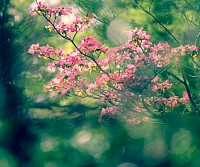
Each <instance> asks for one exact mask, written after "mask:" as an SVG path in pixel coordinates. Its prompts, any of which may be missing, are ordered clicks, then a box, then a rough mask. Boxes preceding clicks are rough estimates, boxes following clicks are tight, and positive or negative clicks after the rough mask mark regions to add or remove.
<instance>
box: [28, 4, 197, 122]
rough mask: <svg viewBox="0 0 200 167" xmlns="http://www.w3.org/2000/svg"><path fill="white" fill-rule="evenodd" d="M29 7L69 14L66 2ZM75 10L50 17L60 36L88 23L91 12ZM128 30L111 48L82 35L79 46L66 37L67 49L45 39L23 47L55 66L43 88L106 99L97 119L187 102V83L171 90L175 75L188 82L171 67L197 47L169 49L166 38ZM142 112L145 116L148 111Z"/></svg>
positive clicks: (137, 30) (57, 13)
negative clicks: (160, 39)
mask: <svg viewBox="0 0 200 167" xmlns="http://www.w3.org/2000/svg"><path fill="white" fill-rule="evenodd" d="M34 11H36V12H39V11H40V12H42V13H43V14H44V15H45V16H47V15H49V16H51V15H54V16H56V17H57V16H61V15H69V14H73V12H72V10H71V9H69V8H66V9H65V8H61V7H56V8H54V9H49V8H48V7H47V6H46V5H45V4H42V3H39V4H38V7H37V8H36V9H35V10H34ZM74 15H75V16H76V17H75V18H76V19H75V21H73V22H72V24H65V23H63V22H60V23H58V24H57V23H56V22H54V23H53V24H52V23H50V25H49V26H50V27H51V28H53V29H54V31H56V32H57V33H58V34H59V35H61V36H62V35H63V34H65V35H66V36H67V37H71V34H72V33H78V32H80V31H79V30H80V29H81V28H82V26H83V25H88V20H87V19H88V18H89V19H91V18H92V17H93V16H92V15H90V16H87V17H88V18H86V17H85V18H84V19H82V18H81V17H80V16H79V15H76V14H74ZM47 20H48V19H47ZM48 21H50V20H48ZM48 28H49V27H48ZM66 36H65V37H66ZM127 36H128V40H127V42H126V43H125V44H123V45H120V46H117V47H113V48H109V47H107V46H105V45H103V44H101V43H100V42H98V41H97V40H95V39H93V38H92V37H86V38H83V39H81V43H80V45H79V46H76V44H75V43H74V40H73V39H71V38H66V39H68V40H69V41H70V42H72V44H73V45H74V46H75V48H76V49H75V50H73V51H72V52H71V53H68V54H65V52H64V50H62V49H61V48H58V49H57V50H54V49H53V48H52V47H50V46H49V45H47V46H39V44H33V45H31V47H30V49H29V51H28V52H29V53H30V54H35V53H37V54H38V56H39V57H45V58H48V59H49V60H51V62H50V63H49V67H55V66H56V67H58V68H59V69H60V73H59V74H58V75H57V77H56V78H54V79H53V80H51V81H50V83H49V85H47V86H45V89H46V90H47V91H54V92H55V93H62V94H68V93H73V94H74V95H77V96H81V97H91V98H94V99H97V100H99V101H100V102H103V103H106V104H107V105H108V106H107V107H106V108H103V109H102V111H101V119H100V120H103V119H105V118H106V119H111V118H115V117H117V116H119V115H126V117H127V118H128V117H129V116H130V115H131V117H133V119H132V120H137V117H136V115H137V114H141V113H143V114H144V115H145V114H147V112H148V111H171V110H173V109H174V108H175V107H178V106H181V105H185V104H187V103H189V102H190V98H189V96H188V89H187V92H184V93H183V97H179V96H178V95H176V93H175V92H174V91H173V89H172V88H173V83H175V82H177V81H178V82H179V84H180V87H181V88H182V89H185V88H186V86H187V85H185V84H187V83H186V82H184V81H182V80H181V79H179V78H178V77H177V76H175V75H174V74H173V70H174V69H172V70H171V69H170V67H174V66H173V64H178V63H179V57H180V56H187V54H188V53H191V52H192V53H193V52H195V54H197V56H199V50H198V48H197V47H195V46H188V45H186V46H180V47H178V48H172V49H171V47H170V45H169V44H168V43H158V44H152V43H151V42H150V38H151V36H150V35H148V34H146V32H145V31H143V30H142V29H138V28H136V29H135V30H132V31H129V32H127ZM174 57H176V58H174ZM177 72H179V71H178V69H177ZM92 74H93V75H92ZM88 76H89V77H88ZM119 113H120V114H119ZM127 115H128V116H127ZM147 115H148V114H147ZM124 117H125V116H124ZM143 118H145V119H144V120H148V119H149V117H147V116H145V117H143ZM143 118H142V119H143ZM147 118H148V119H147Z"/></svg>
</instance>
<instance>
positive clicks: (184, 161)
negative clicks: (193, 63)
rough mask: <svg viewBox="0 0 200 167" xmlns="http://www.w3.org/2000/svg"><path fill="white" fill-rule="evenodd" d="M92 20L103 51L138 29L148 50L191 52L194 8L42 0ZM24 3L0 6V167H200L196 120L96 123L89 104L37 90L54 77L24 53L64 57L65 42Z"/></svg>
mask: <svg viewBox="0 0 200 167" xmlns="http://www.w3.org/2000/svg"><path fill="white" fill-rule="evenodd" d="M48 2H49V4H50V5H52V6H54V5H58V4H60V5H62V6H67V7H73V8H75V9H78V8H79V9H81V10H85V11H91V12H93V13H94V14H95V15H96V17H97V18H98V20H99V21H100V22H101V24H97V25H95V26H94V27H91V28H89V29H88V30H87V31H86V32H85V33H84V34H82V35H81V36H79V37H78V38H77V42H78V40H79V39H80V38H81V37H83V36H87V35H92V36H94V37H95V38H97V39H98V40H99V41H101V42H102V43H106V44H107V45H109V46H117V45H120V44H123V43H124V41H125V40H126V38H125V36H124V33H123V31H125V30H130V29H133V28H135V27H143V28H144V30H146V31H147V32H148V34H150V35H151V36H152V42H155V43H157V42H159V41H167V42H169V43H170V44H171V45H172V46H178V45H179V44H180V45H184V44H190V45H193V44H196V45H197V46H199V44H200V42H199V38H198V37H199V31H200V2H199V1H198V0H187V1H186V0H160V1H156V0H154V1H153V0H115V1H112V0H48ZM34 6H35V2H34V1H32V0H10V1H9V0H1V1H0V53H1V54H0V111H1V112H0V167H117V166H119V167H135V166H138V167H145V166H149V167H151V166H161V167H162V166H167V167H170V166H172V167H179V166H183V167H185V166H190V167H199V166H200V159H199V155H200V149H199V148H200V126H199V123H200V120H199V116H198V115H192V114H187V115H186V114H180V112H181V111H177V112H174V113H168V114H167V115H165V116H162V117H159V118H155V119H154V120H152V121H150V122H145V123H141V124H138V125H130V124H127V123H126V122H121V121H120V120H113V121H111V122H110V123H109V124H103V123H99V122H98V116H99V113H100V110H101V107H102V105H101V104H98V103H97V102H95V101H94V100H91V99H87V98H85V99H79V98H77V97H76V98H74V97H69V96H64V95H59V96H54V95H53V94H51V93H47V92H45V91H44V89H43V85H45V84H47V83H48V81H49V80H50V79H51V78H53V77H54V75H55V73H56V72H55V73H53V72H52V73H51V72H47V71H48V69H47V68H46V65H47V63H48V61H46V60H42V59H38V58H37V57H34V56H31V55H29V54H28V53H27V50H28V48H29V47H30V45H31V44H33V43H38V42H39V43H40V44H41V45H46V44H47V43H48V44H50V45H52V46H54V47H62V48H66V49H68V50H70V45H69V43H68V42H67V41H64V40H63V39H61V38H59V36H56V35H55V34H52V33H50V32H48V31H46V30H45V29H44V26H45V25H46V22H45V20H44V19H43V18H41V17H30V16H29V12H30V11H31V9H32V8H33V7H34Z"/></svg>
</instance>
